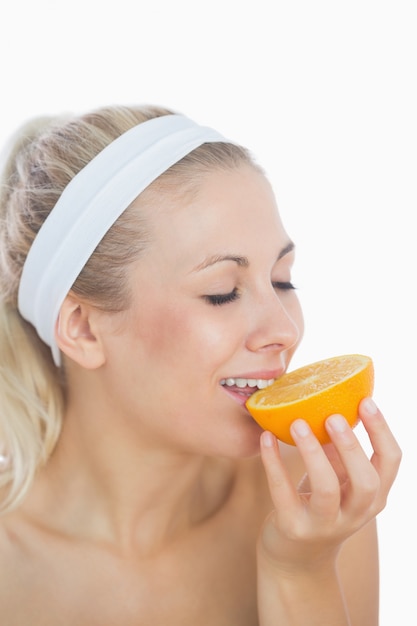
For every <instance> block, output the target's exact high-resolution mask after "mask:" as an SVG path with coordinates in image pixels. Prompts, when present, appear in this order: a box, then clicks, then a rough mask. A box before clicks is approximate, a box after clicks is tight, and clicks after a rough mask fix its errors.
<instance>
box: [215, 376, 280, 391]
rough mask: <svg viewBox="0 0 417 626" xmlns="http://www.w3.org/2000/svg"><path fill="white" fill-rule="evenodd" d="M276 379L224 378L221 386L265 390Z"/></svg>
mask: <svg viewBox="0 0 417 626" xmlns="http://www.w3.org/2000/svg"><path fill="white" fill-rule="evenodd" d="M274 380H275V379H274V378H270V379H268V380H265V379H263V378H223V379H222V380H221V381H220V384H221V385H226V386H227V387H234V386H236V387H241V388H242V389H243V387H258V389H265V387H269V385H272V383H273V382H274Z"/></svg>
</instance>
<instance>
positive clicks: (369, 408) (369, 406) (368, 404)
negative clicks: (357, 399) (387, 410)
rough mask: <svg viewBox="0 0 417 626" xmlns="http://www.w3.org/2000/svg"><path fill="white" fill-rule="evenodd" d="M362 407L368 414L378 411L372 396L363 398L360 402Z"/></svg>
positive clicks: (374, 413)
mask: <svg viewBox="0 0 417 626" xmlns="http://www.w3.org/2000/svg"><path fill="white" fill-rule="evenodd" d="M362 407H364V408H365V411H366V412H367V413H369V414H370V415H376V414H377V413H378V407H377V406H376V404H375V402H374V401H373V400H372V398H365V400H363V402H362Z"/></svg>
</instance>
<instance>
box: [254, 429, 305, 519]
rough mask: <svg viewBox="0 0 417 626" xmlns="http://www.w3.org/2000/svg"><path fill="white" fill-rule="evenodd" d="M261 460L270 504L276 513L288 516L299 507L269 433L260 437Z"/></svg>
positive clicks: (277, 449) (275, 444)
mask: <svg viewBox="0 0 417 626" xmlns="http://www.w3.org/2000/svg"><path fill="white" fill-rule="evenodd" d="M261 458H262V462H263V465H264V468H265V473H266V477H267V480H268V485H269V490H270V493H271V498H272V502H273V504H274V507H275V509H276V510H277V511H279V512H280V514H281V512H287V513H288V515H289V516H291V514H293V513H294V512H295V511H296V510H297V509H298V508H299V506H300V503H299V500H298V497H297V493H296V491H295V489H294V485H293V483H292V481H291V478H290V476H289V474H288V471H287V469H286V467H285V465H284V463H283V461H282V459H281V455H280V452H279V445H278V441H277V438H276V437H275V436H274V435H273V434H272V433H271V432H269V431H264V432H263V433H262V435H261Z"/></svg>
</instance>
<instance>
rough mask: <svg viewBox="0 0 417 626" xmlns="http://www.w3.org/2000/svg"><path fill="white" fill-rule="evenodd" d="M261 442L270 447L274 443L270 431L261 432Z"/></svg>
mask: <svg viewBox="0 0 417 626" xmlns="http://www.w3.org/2000/svg"><path fill="white" fill-rule="evenodd" d="M262 443H263V445H264V446H265V448H272V446H273V445H274V443H275V437H274V435H273V434H272V433H270V432H269V430H265V431H264V432H263V433H262Z"/></svg>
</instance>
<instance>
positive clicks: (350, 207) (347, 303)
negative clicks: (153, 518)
mask: <svg viewBox="0 0 417 626" xmlns="http://www.w3.org/2000/svg"><path fill="white" fill-rule="evenodd" d="M414 6H415V2H414V1H412V0H410V1H408V2H407V1H404V0H395V1H385V0H379V2H376V1H375V2H372V1H369V0H361V1H358V0H350V1H349V2H347V1H346V2H338V1H336V0H333V1H331V0H328V1H325V0H314V1H313V0H298V1H297V0H293V1H291V0H288V1H286V2H284V1H281V0H269V1H267V0H257V2H247V1H245V0H232V1H229V2H228V1H227V0H222V1H219V0H210V1H209V2H199V1H198V0H176V1H175V2H174V1H172V0H158V1H156V2H152V1H148V2H140V1H137V0H136V1H133V0H132V1H131V2H128V1H127V0H117V1H115V2H107V1H106V0H100V1H99V0H95V1H90V2H89V0H83V1H81V0H72V1H71V2H66V3H62V2H59V1H58V0H50V1H48V0H36V1H35V2H33V1H32V0H26V1H22V0H20V1H19V0H14V1H13V2H12V0H8V2H4V3H2V8H1V9H0V64H1V83H0V84H1V87H0V107H1V115H0V140H1V143H3V141H4V140H5V138H6V137H7V136H8V135H9V134H10V133H11V132H12V131H14V130H15V128H16V127H17V126H18V125H20V123H21V122H22V121H24V120H26V119H27V118H29V117H32V116H34V115H37V114H42V115H43V114H48V113H53V114H54V113H61V112H66V111H75V112H77V111H83V110H85V109H90V108H92V107H95V106H96V105H102V104H113V103H127V104H128V103H138V102H142V103H143V102H148V103H149V102H152V103H157V104H164V105H167V106H170V107H173V108H175V109H177V110H179V111H182V112H183V113H185V114H187V115H189V116H190V117H193V118H195V119H196V120H198V121H200V122H201V123H206V124H208V125H212V126H214V127H216V128H217V129H218V130H220V131H221V132H223V133H224V134H226V135H227V136H230V137H231V138H233V139H235V140H239V141H241V142H242V143H243V144H245V145H247V146H248V147H250V148H251V149H252V151H253V152H254V153H255V155H256V156H257V157H258V160H259V161H260V162H261V164H263V165H264V166H265V168H266V170H267V172H268V174H269V177H270V180H271V181H272V183H273V185H274V188H275V190H276V194H277V198H278V202H279V205H280V208H281V212H282V214H283V217H284V221H285V223H286V226H287V230H288V231H289V233H290V235H291V236H292V237H293V239H295V241H296V243H297V247H298V261H297V265H296V271H295V282H296V284H297V286H298V287H299V294H300V298H301V300H302V303H303V305H304V310H305V317H306V335H305V339H304V343H303V345H302V347H301V348H300V351H299V353H298V355H297V357H296V358H295V361H294V365H298V364H303V363H306V362H309V361H313V360H318V359H320V358H325V357H327V356H333V355H336V354H342V353H347V352H362V353H365V354H369V355H370V356H372V357H373V359H374V363H375V369H376V388H375V394H374V397H375V399H376V400H377V402H378V404H379V405H380V407H381V408H382V409H383V411H384V412H385V414H386V416H387V418H388V419H389V421H390V423H391V425H392V428H393V430H394V432H395V434H396V435H397V437H398V439H399V441H400V444H401V445H402V448H403V451H404V460H403V464H402V468H401V471H400V473H399V476H398V480H397V483H396V485H395V487H394V489H393V492H392V495H391V497H390V499H389V502H388V507H387V509H386V510H385V511H384V512H383V513H382V514H381V515H380V518H379V527H380V542H381V626H392V625H393V624H395V623H397V622H398V621H399V620H400V621H401V623H402V624H407V625H408V624H413V623H417V617H416V609H415V593H416V591H415V576H414V569H415V561H416V558H417V551H416V539H415V536H416V531H415V524H414V523H413V521H414V519H415V518H414V516H413V513H412V511H411V499H412V497H413V495H412V492H413V490H414V482H415V481H414V480H413V479H414V476H415V474H416V461H415V447H416V446H415V425H414V424H415V421H416V401H415V397H416V396H415V386H416V384H417V381H416V378H417V377H416V373H417V372H416V349H417V341H416V330H415V325H416V319H417V310H416V298H415V293H414V292H415V289H416V279H415V273H416V270H417V263H416V260H417V259H416V256H417V255H416V243H415V242H416V235H415V233H416V226H415V213H416V208H417V206H416V205H417V191H416V165H417V163H416V161H417V156H416V155H417V124H416V112H417V96H416V89H417V88H416V78H417V76H416V70H417V43H416V40H417V37H416V32H417V19H416V17H415V15H414ZM260 244H261V245H262V242H260ZM406 567H407V569H408V567H409V568H410V569H409V570H408V571H409V574H408V577H407V576H406V573H405V570H406ZM410 574H411V577H410Z"/></svg>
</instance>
